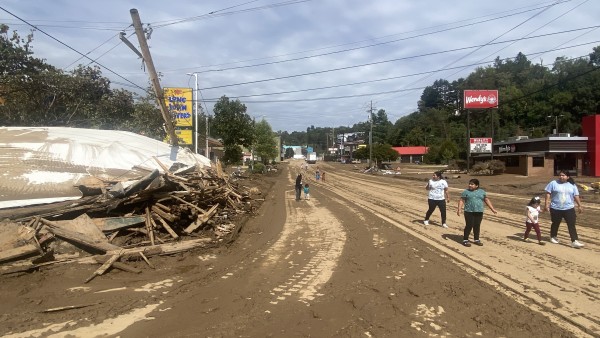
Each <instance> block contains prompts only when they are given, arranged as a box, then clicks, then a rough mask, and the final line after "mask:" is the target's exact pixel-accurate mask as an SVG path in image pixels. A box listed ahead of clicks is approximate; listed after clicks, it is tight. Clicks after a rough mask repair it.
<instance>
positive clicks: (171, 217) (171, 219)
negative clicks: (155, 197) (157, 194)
mask: <svg viewBox="0 0 600 338" xmlns="http://www.w3.org/2000/svg"><path fill="white" fill-rule="evenodd" d="M152 211H154V212H155V213H156V214H158V215H160V217H162V218H164V219H166V220H167V221H169V222H175V221H177V217H176V216H174V215H172V214H170V213H167V212H164V211H162V210H161V209H160V208H159V207H157V206H154V205H153V206H152Z"/></svg>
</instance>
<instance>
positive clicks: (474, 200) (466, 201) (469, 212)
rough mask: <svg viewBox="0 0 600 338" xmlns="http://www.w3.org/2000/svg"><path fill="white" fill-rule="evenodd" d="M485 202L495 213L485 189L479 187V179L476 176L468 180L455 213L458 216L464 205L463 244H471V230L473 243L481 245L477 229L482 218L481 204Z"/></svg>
mask: <svg viewBox="0 0 600 338" xmlns="http://www.w3.org/2000/svg"><path fill="white" fill-rule="evenodd" d="M484 203H485V204H486V205H487V206H488V207H489V208H490V210H492V212H493V213H494V215H495V214H497V212H496V209H494V207H493V206H492V202H491V201H490V199H489V198H488V197H487V195H486V193H485V191H484V190H483V189H480V188H479V180H478V179H476V178H473V179H470V180H469V187H468V188H467V189H465V191H463V192H462V194H461V195H460V199H459V200H458V209H457V210H456V214H457V215H458V216H460V211H461V210H462V209H463V207H464V209H465V210H464V213H465V231H464V235H463V243H462V244H463V245H464V246H471V243H470V242H469V235H471V230H473V238H474V239H475V242H474V243H475V245H479V246H482V245H483V243H481V241H480V240H479V230H480V227H481V221H482V220H483V204H484Z"/></svg>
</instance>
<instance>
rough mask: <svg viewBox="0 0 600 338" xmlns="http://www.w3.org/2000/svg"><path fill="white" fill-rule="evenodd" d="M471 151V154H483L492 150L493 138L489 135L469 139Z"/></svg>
mask: <svg viewBox="0 0 600 338" xmlns="http://www.w3.org/2000/svg"><path fill="white" fill-rule="evenodd" d="M469 151H470V153H471V154H483V153H491V152H492V139H491V138H488V137H484V138H470V139H469Z"/></svg>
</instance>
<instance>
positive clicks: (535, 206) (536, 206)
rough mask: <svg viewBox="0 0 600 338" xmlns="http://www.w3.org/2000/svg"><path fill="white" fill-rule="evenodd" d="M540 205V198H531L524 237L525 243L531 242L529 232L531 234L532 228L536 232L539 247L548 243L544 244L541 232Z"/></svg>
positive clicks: (528, 204)
mask: <svg viewBox="0 0 600 338" xmlns="http://www.w3.org/2000/svg"><path fill="white" fill-rule="evenodd" d="M540 204H541V200H540V197H539V196H535V197H533V198H531V200H530V201H529V203H527V218H525V227H526V228H525V235H523V240H524V241H525V242H529V232H531V228H533V229H534V230H535V234H536V235H537V240H538V244H539V245H544V244H546V243H544V242H542V232H541V231H540V224H539V215H540V212H541V210H540Z"/></svg>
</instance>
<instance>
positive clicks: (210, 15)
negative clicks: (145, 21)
mask: <svg viewBox="0 0 600 338" xmlns="http://www.w3.org/2000/svg"><path fill="white" fill-rule="evenodd" d="M308 1H312V0H288V1H284V2H280V3H275V4H271V5H265V6H260V7H253V8H247V9H242V10H238V11H232V12H225V13H217V12H219V11H213V12H210V13H208V14H203V15H199V16H195V17H191V18H186V19H178V20H173V21H162V22H165V23H163V24H160V22H159V23H154V24H152V25H153V26H154V27H155V28H162V27H166V26H171V25H175V24H180V23H184V22H190V21H196V20H201V19H207V18H214V17H219V16H227V15H233V14H237V13H245V12H254V11H259V10H263V9H268V8H276V7H282V6H288V5H294V4H298V3H302V2H308ZM251 2H254V1H249V2H247V3H251ZM238 6H241V5H238ZM233 7H237V6H233ZM233 7H231V8H233Z"/></svg>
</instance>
